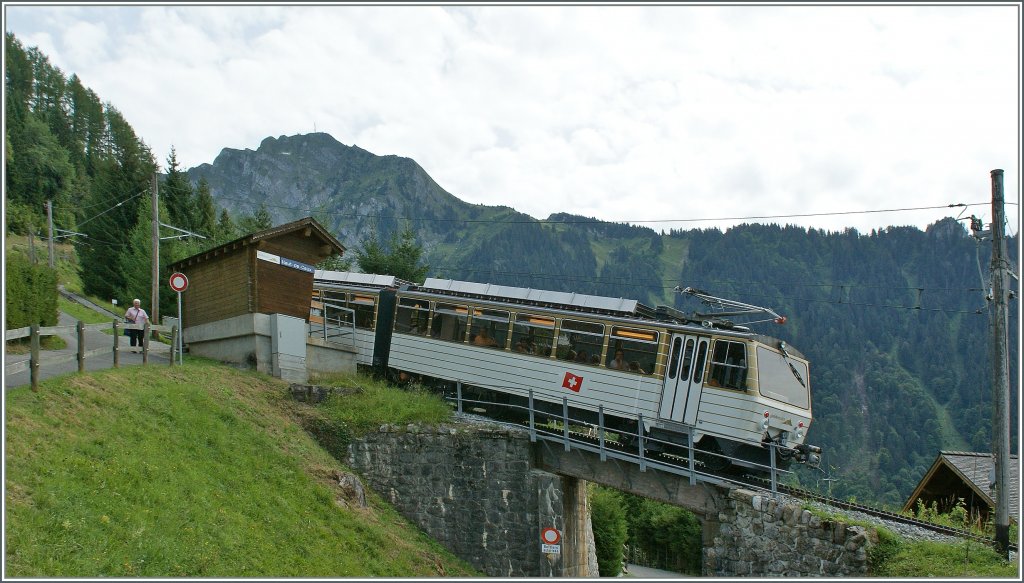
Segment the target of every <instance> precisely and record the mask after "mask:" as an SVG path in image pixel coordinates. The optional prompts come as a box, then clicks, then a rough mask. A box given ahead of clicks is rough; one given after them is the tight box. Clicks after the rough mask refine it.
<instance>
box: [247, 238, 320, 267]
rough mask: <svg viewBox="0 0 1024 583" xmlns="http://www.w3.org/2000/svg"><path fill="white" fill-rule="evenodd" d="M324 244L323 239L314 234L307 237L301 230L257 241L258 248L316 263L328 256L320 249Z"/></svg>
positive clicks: (312, 263) (303, 261)
mask: <svg viewBox="0 0 1024 583" xmlns="http://www.w3.org/2000/svg"><path fill="white" fill-rule="evenodd" d="M324 245H325V243H324V241H322V240H321V239H320V238H319V237H317V236H316V235H310V236H308V237H307V236H305V235H304V234H303V232H302V231H297V232H294V233H288V234H286V235H281V236H280V237H274V238H273V239H263V240H261V241H260V242H259V250H260V251H265V252H267V253H273V254H274V255H280V256H282V257H287V258H288V259H294V260H295V261H301V262H302V263H308V264H309V265H316V264H317V263H320V262H321V261H323V260H324V259H327V258H328V257H329V256H330V254H329V253H324V252H323V249H321V247H323V246H324Z"/></svg>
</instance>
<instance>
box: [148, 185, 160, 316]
mask: <svg viewBox="0 0 1024 583" xmlns="http://www.w3.org/2000/svg"><path fill="white" fill-rule="evenodd" d="M157 188H158V187H157V183H156V172H154V173H153V184H152V186H151V187H150V190H151V191H152V195H153V196H152V198H153V204H152V206H153V213H152V214H153V287H152V289H151V290H150V291H151V294H150V303H149V315H150V319H151V320H152V321H154V322H160V204H159V197H158V190H157Z"/></svg>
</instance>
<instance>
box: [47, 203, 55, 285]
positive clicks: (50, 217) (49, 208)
mask: <svg viewBox="0 0 1024 583" xmlns="http://www.w3.org/2000/svg"><path fill="white" fill-rule="evenodd" d="M46 222H47V223H48V224H49V225H50V242H49V244H48V247H49V249H50V269H53V201H49V200H48V201H46Z"/></svg>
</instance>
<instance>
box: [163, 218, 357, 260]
mask: <svg viewBox="0 0 1024 583" xmlns="http://www.w3.org/2000/svg"><path fill="white" fill-rule="evenodd" d="M306 230H308V233H307V234H308V235H310V236H315V237H317V238H318V239H320V240H321V241H322V243H323V245H324V246H325V247H326V248H325V253H324V256H325V257H328V256H330V255H333V254H334V253H337V254H339V255H342V254H344V253H345V246H344V245H342V244H341V242H340V241H338V239H336V238H335V237H334V235H331V234H330V233H329V232H328V231H327V229H326V228H324V226H323V225H321V224H320V223H319V222H317V220H316V219H314V218H313V217H305V218H302V219H299V220H297V221H292V222H290V223H285V224H283V225H278V226H276V227H271V228H269V229H264V230H262V231H256V232H253V233H249V234H248V235H244V236H242V237H239V238H237V239H235V240H234V241H228V242H227V243H224V244H222V245H218V246H217V247H214V248H212V249H207V250H206V251H202V252H200V253H196V254H195V255H192V256H190V257H186V258H184V259H180V260H178V261H176V262H174V263H173V264H172V265H171V267H172V268H174V267H175V266H179V265H184V264H186V263H188V262H190V261H192V262H194V261H197V260H198V261H203V260H205V259H207V258H210V257H214V256H216V255H219V254H221V253H223V252H225V251H228V250H231V249H236V248H238V247H244V246H246V245H252V244H256V243H259V242H260V241H265V240H268V239H274V238H277V237H281V236H284V235H288V234H291V233H294V232H297V231H306Z"/></svg>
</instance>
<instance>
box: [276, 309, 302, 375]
mask: <svg viewBox="0 0 1024 583" xmlns="http://www.w3.org/2000/svg"><path fill="white" fill-rule="evenodd" d="M306 336H307V332H306V321H305V320H303V319H302V318H296V317H294V316H286V315H284V314H271V315H270V352H271V357H272V361H273V363H272V364H273V375H274V376H275V377H277V378H280V379H284V380H286V381H291V382H295V383H304V382H306V380H307V379H308V374H307V372H306Z"/></svg>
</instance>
